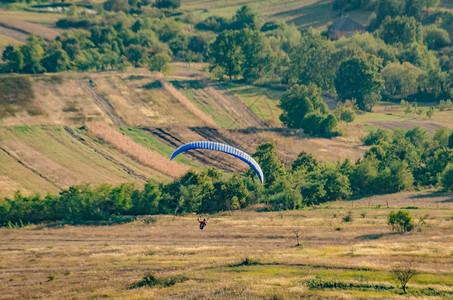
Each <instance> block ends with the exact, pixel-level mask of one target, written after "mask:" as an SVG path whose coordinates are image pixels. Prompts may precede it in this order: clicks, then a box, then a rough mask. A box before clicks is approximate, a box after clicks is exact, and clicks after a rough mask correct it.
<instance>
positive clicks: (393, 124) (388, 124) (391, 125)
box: [368, 121, 442, 133]
mask: <svg viewBox="0 0 453 300" xmlns="http://www.w3.org/2000/svg"><path fill="white" fill-rule="evenodd" d="M368 124H370V125H373V126H377V127H380V128H384V129H389V130H393V129H396V128H401V129H406V130H410V129H412V128H414V127H415V126H418V127H420V128H422V129H424V130H426V131H427V132H429V133H433V132H434V131H436V130H437V129H439V128H441V127H442V125H440V124H437V123H435V122H431V121H373V122H368Z"/></svg>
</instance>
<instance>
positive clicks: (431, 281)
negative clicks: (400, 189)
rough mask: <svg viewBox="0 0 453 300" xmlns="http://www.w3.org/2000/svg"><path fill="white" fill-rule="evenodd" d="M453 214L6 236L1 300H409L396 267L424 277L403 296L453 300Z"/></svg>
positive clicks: (323, 213)
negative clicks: (404, 223)
mask: <svg viewBox="0 0 453 300" xmlns="http://www.w3.org/2000/svg"><path fill="white" fill-rule="evenodd" d="M397 206H398V207H405V208H406V209H407V210H408V211H409V212H410V214H412V215H413V216H414V221H415V222H414V223H415V229H414V230H413V231H412V232H410V233H406V234H398V233H394V232H392V231H391V230H390V227H389V226H388V225H387V220H386V216H387V214H388V213H389V212H390V211H392V210H397V209H398V207H397ZM452 207H453V195H452V194H439V193H429V192H424V193H420V192H418V193H415V192H411V193H407V192H406V193H401V194H394V195H383V196H374V197H372V198H363V199H359V200H356V201H344V202H333V203H327V204H325V205H323V206H320V207H309V208H305V209H303V210H299V211H287V212H255V211H237V212H224V213H219V214H216V215H211V216H203V217H207V218H208V226H207V227H206V228H205V229H204V230H203V231H201V230H199V229H198V223H197V221H196V218H197V216H195V215H186V216H178V217H174V216H148V217H144V218H143V219H142V220H140V221H135V222H133V223H128V224H123V225H112V226H94V225H91V226H90V225H86V226H69V225H66V226H56V225H55V226H48V227H44V226H39V225H38V226H36V225H32V226H28V227H25V228H23V229H6V228H2V229H0V253H1V256H0V268H1V270H2V272H1V273H0V290H1V291H2V295H1V297H0V298H2V299H18V298H43V299H68V298H77V299H96V298H104V297H107V298H108V297H111V298H115V299H139V298H154V299H162V298H170V297H171V298H188V299H200V298H206V299H224V298H242V299H244V298H246V299H254V298H268V299H269V298H274V299H288V298H290V299H293V298H315V299H325V298H350V297H354V298H362V297H377V298H405V299H407V296H403V293H402V290H401V289H399V288H397V287H396V285H395V282H394V280H393V278H392V275H391V269H392V267H393V266H395V265H398V264H403V263H410V264H411V266H412V267H413V268H414V269H416V270H417V271H418V272H419V274H418V275H416V276H415V277H414V278H413V279H412V280H411V281H410V282H409V284H408V293H409V296H411V297H420V298H424V299H428V298H429V299H432V297H433V296H436V297H434V298H433V299H435V298H440V297H441V298H451V297H453V222H452V218H453V209H452ZM346 216H350V219H347V218H345V217H346ZM421 220H424V224H423V222H421ZM296 233H299V237H300V246H296ZM150 274H152V275H154V276H151V277H148V281H143V279H144V277H145V276H148V275H150ZM150 279H153V280H150ZM333 283H334V285H336V286H337V288H332V285H333Z"/></svg>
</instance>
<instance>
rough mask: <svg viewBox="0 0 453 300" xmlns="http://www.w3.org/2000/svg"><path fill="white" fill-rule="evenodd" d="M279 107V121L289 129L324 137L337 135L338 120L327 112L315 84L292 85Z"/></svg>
mask: <svg viewBox="0 0 453 300" xmlns="http://www.w3.org/2000/svg"><path fill="white" fill-rule="evenodd" d="M279 106H280V108H281V109H282V110H283V114H282V115H280V120H281V121H282V122H283V124H285V125H286V126H288V127H290V128H301V129H303V130H304V132H306V133H307V134H316V135H321V136H326V137H330V136H335V135H338V131H337V124H338V120H337V119H336V117H335V116H334V115H332V114H331V113H330V112H329V110H328V108H327V105H326V104H325V103H324V102H323V101H322V99H321V91H320V90H319V89H318V88H317V86H316V85H315V84H310V85H308V86H306V85H298V84H295V85H293V86H292V87H291V88H290V89H288V91H286V93H285V94H284V95H283V97H282V99H281V102H280V105H279Z"/></svg>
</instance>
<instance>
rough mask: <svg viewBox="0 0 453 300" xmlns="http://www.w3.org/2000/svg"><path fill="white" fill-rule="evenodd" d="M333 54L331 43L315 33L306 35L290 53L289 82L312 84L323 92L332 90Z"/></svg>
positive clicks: (334, 68) (333, 74)
mask: <svg viewBox="0 0 453 300" xmlns="http://www.w3.org/2000/svg"><path fill="white" fill-rule="evenodd" d="M333 53H334V46H333V44H332V42H331V41H329V40H327V39H326V38H325V37H323V36H321V35H319V34H316V33H312V32H310V33H306V34H305V35H303V36H302V39H301V41H300V43H299V45H297V46H296V47H295V48H293V49H292V51H291V52H290V59H291V64H290V70H289V73H290V81H291V82H293V83H299V84H309V83H314V84H316V85H317V86H319V87H320V88H321V89H323V90H332V89H333V86H334V78H335V71H336V67H335V64H334V61H333V60H332V57H333Z"/></svg>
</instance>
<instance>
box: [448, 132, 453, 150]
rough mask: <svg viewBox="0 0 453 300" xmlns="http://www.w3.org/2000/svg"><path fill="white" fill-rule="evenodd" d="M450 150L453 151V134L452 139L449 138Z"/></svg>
mask: <svg viewBox="0 0 453 300" xmlns="http://www.w3.org/2000/svg"><path fill="white" fill-rule="evenodd" d="M448 148H450V149H453V132H452V133H451V135H450V137H449V138H448Z"/></svg>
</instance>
